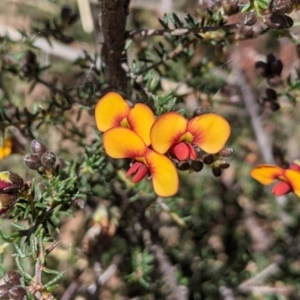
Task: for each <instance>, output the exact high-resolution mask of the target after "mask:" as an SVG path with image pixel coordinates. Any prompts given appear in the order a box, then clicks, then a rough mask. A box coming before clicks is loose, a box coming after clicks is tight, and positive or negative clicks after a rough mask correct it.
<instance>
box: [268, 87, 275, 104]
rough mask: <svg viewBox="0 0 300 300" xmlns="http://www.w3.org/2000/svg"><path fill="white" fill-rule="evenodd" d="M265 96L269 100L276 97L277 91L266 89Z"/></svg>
mask: <svg viewBox="0 0 300 300" xmlns="http://www.w3.org/2000/svg"><path fill="white" fill-rule="evenodd" d="M266 96H267V99H268V100H269V101H272V100H276V99H277V93H276V91H274V90H273V89H269V88H268V89H266Z"/></svg>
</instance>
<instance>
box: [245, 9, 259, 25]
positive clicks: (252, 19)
mask: <svg viewBox="0 0 300 300" xmlns="http://www.w3.org/2000/svg"><path fill="white" fill-rule="evenodd" d="M256 22H257V15H256V13H255V12H254V11H249V12H246V13H245V14H244V25H246V26H252V25H254V24H255V23H256Z"/></svg>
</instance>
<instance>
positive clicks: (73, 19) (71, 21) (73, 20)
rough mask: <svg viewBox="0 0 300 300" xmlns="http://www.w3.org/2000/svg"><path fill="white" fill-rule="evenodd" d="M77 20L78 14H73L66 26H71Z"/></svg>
mask: <svg viewBox="0 0 300 300" xmlns="http://www.w3.org/2000/svg"><path fill="white" fill-rule="evenodd" d="M78 20H79V14H78V13H73V14H72V16H71V18H70V20H69V22H68V25H69V26H70V25H73V24H74V23H75V22H77V21H78Z"/></svg>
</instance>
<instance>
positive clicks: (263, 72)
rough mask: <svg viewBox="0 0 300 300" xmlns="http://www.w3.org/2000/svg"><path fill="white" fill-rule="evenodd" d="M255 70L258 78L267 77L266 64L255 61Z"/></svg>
mask: <svg viewBox="0 0 300 300" xmlns="http://www.w3.org/2000/svg"><path fill="white" fill-rule="evenodd" d="M255 69H256V71H257V73H258V74H259V75H260V76H262V77H266V76H268V71H267V64H266V63H265V62H263V61H257V62H256V63H255Z"/></svg>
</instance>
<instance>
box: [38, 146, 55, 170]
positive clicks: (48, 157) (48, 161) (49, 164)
mask: <svg viewBox="0 0 300 300" xmlns="http://www.w3.org/2000/svg"><path fill="white" fill-rule="evenodd" d="M41 161H42V165H43V166H44V167H45V168H46V169H51V168H53V166H54V165H55V162H56V155H55V154H54V153H53V152H51V151H49V150H48V151H46V152H45V153H44V154H43V155H42V158H41Z"/></svg>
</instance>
